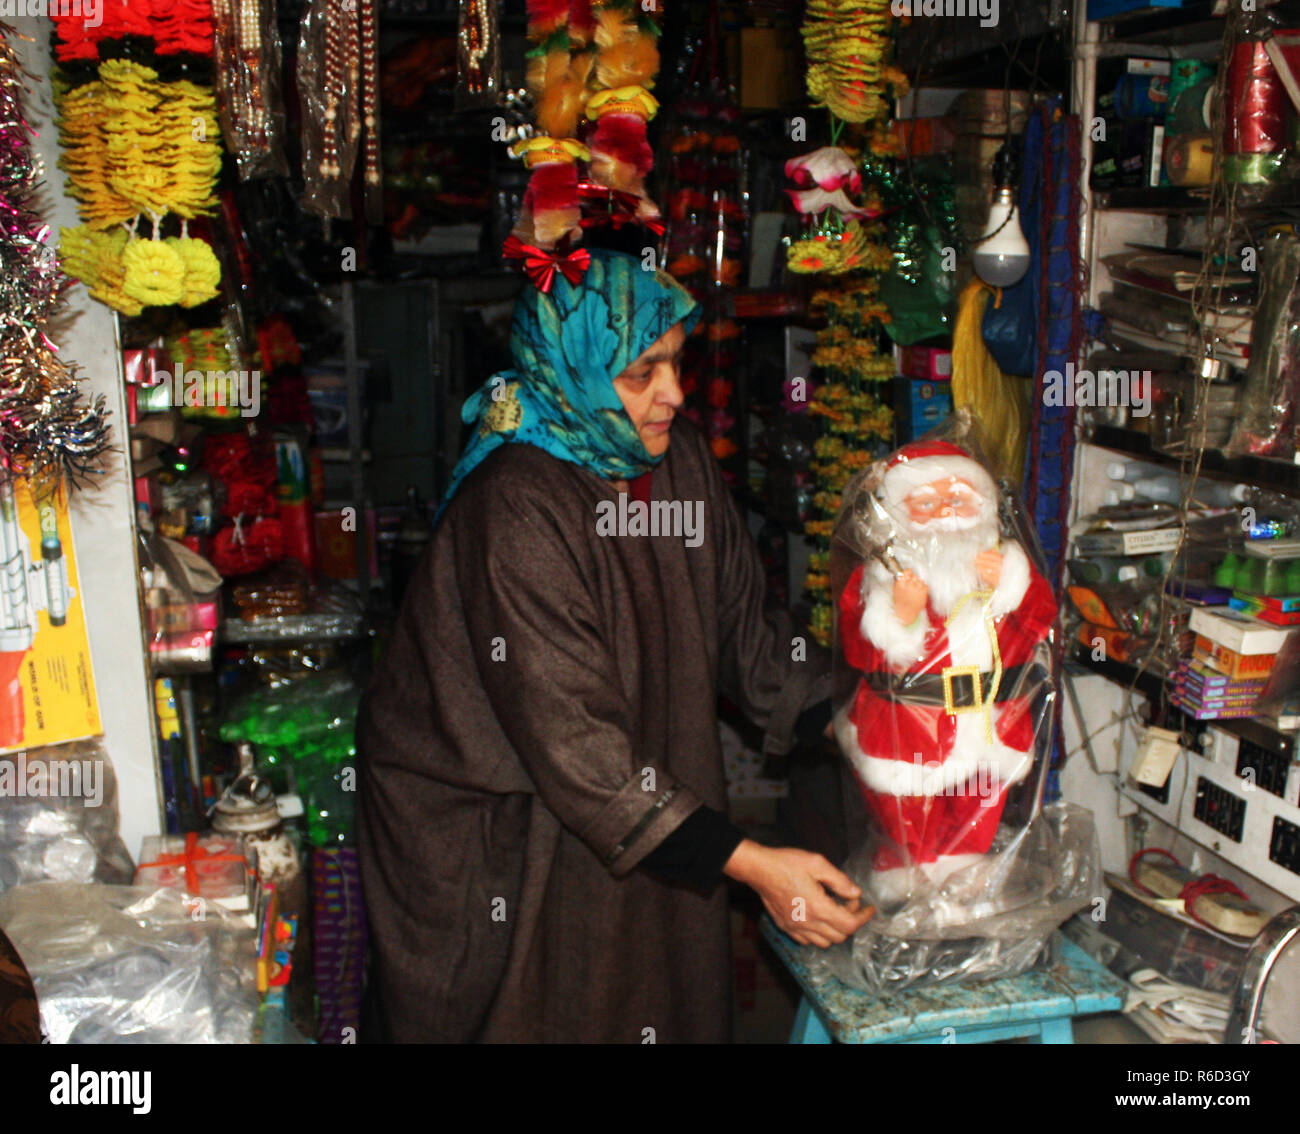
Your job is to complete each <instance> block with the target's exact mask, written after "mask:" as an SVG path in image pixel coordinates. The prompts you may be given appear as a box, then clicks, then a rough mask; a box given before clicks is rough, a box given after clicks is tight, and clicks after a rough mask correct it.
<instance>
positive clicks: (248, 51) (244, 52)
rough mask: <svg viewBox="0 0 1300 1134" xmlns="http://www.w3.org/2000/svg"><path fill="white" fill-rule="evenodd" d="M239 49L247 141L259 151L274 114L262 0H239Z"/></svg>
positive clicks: (242, 106)
mask: <svg viewBox="0 0 1300 1134" xmlns="http://www.w3.org/2000/svg"><path fill="white" fill-rule="evenodd" d="M237 34H238V37H239V45H238V53H239V57H240V58H241V59H243V60H244V67H243V72H244V75H243V77H244V79H245V80H246V81H247V84H248V86H247V88H246V89H245V91H244V98H243V105H241V106H240V107H239V108H238V109H239V110H240V111H243V110H245V109H247V111H248V122H247V126H246V129H245V140H244V145H245V146H246V147H247V148H249V149H252V150H255V151H257V152H263V151H265V149H266V147H267V143H268V140H269V139H268V135H269V132H270V115H269V114H268V112H267V107H266V100H265V99H264V98H263V95H262V10H261V5H260V4H259V2H258V0H239V28H238V33H237Z"/></svg>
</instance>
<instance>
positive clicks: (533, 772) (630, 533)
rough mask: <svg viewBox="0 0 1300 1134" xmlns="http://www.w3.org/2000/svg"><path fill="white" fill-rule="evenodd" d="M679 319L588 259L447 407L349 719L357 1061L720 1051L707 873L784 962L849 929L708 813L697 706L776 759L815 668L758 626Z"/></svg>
mask: <svg viewBox="0 0 1300 1134" xmlns="http://www.w3.org/2000/svg"><path fill="white" fill-rule="evenodd" d="M697 318H698V310H697V308H696V305H695V303H694V301H693V300H692V299H691V298H690V296H689V294H688V293H687V292H686V291H685V290H684V289H683V288H682V287H681V286H680V285H679V284H677V283H676V281H674V280H673V279H672V278H671V277H670V276H667V275H665V274H663V273H659V272H647V271H645V270H643V269H642V267H641V263H640V260H639V259H634V258H633V257H631V256H628V255H625V254H622V253H616V252H607V251H600V250H593V252H592V260H591V264H590V266H589V268H588V270H587V272H586V275H585V277H584V278H583V279H582V281H581V283H580V284H578V285H572V284H570V283H569V282H568V281H567V280H566V279H565V278H564V277H563V275H562V274H560V273H558V272H557V273H556V274H555V276H554V279H553V281H552V286H551V288H550V290H549V291H547V292H543V291H541V290H538V289H534V288H531V287H530V288H526V289H525V291H524V293H523V295H522V296H521V298H520V300H519V301H518V304H517V307H516V311H515V316H514V324H513V329H512V339H511V346H512V352H513V356H514V362H515V370H514V371H512V372H508V373H506V374H503V375H498V376H497V377H496V378H494V379H493V380H491V381H490V382H489V383H488V384H487V385H486V386H485V387H484V388H483V390H481V391H480V392H479V393H478V394H476V395H475V396H474V397H473V398H471V399H470V401H469V403H467V405H466V409H465V418H466V420H467V421H471V422H477V428H476V430H475V431H474V433H473V436H472V438H471V441H470V444H469V446H468V447H467V449H466V451H465V454H464V455H463V457H462V458H461V461H460V464H459V465H458V466H457V469H456V472H455V474H454V475H453V483H452V488H451V490H450V492H449V501H448V502H447V503H445V504H444V511H443V513H442V515H441V516H440V518H439V521H438V525H437V528H436V531H435V533H434V538H433V542H432V546H431V548H430V550H429V552H428V553H427V554H426V556H425V558H424V561H423V563H422V565H421V568H420V570H419V571H418V572H417V576H416V578H415V580H414V581H413V582H412V584H411V586H410V588H409V590H408V593H407V596H406V599H405V602H404V605H403V608H402V612H401V614H400V617H399V619H398V625H397V627H396V630H395V633H394V635H393V639H392V642H391V644H390V645H389V647H388V651H387V654H386V656H385V658H384V660H383V662H382V664H381V665H380V666H379V668H378V670H377V672H376V674H375V677H374V680H373V682H372V685H371V687H370V689H369V691H368V693H367V697H366V700H365V703H364V704H363V707H362V713H361V717H360V719H359V722H358V744H359V748H360V751H361V757H362V760H361V765H362V776H361V791H360V798H359V845H360V853H361V866H362V876H363V881H364V886H365V894H366V904H367V911H368V917H369V924H370V935H371V941H372V946H373V956H374V961H375V965H374V968H373V971H372V980H371V986H370V995H371V1001H370V1006H369V1011H368V1013H367V1022H368V1026H367V1028H366V1029H365V1030H364V1034H363V1036H362V1038H363V1040H364V1039H386V1040H389V1041H394V1042H399V1041H452V1042H455V1041H469V1040H483V1041H541V1042H550V1041H597V1042H603V1041H609V1042H618V1041H623V1042H635V1043H642V1042H661V1043H662V1042H671V1041H716V1040H723V1039H725V1038H726V1037H727V1033H728V1028H729V1021H730V1013H729V1003H730V951H729V946H728V920H727V900H726V892H725V886H724V885H723V884H722V881H721V880H722V876H723V875H724V874H725V875H727V876H729V877H731V878H734V879H736V880H738V881H741V882H743V883H746V884H748V885H750V886H752V887H753V888H754V889H755V890H756V891H757V892H758V894H759V895H760V897H761V898H762V900H763V903H764V905H765V907H766V908H767V910H768V911H769V913H770V914H771V916H772V917H773V918H774V919H775V920H776V921H777V923H778V924H779V925H781V926H782V928H784V929H785V930H786V931H787V932H788V933H790V934H791V935H792V936H793V937H794V938H795V939H796V940H799V941H801V942H805V943H811V944H814V945H818V946H823V947H824V946H826V945H829V944H832V943H834V942H839V941H842V940H844V939H845V938H846V937H847V936H850V935H851V934H852V933H854V932H855V931H856V930H857V929H858V927H859V926H861V925H862V924H863V923H864V922H865V921H866V920H867V918H868V917H870V910H868V909H864V908H860V902H859V898H860V896H861V894H860V891H859V889H858V887H857V886H855V885H854V884H853V883H852V882H851V881H850V880H849V879H848V878H847V877H846V876H845V875H844V874H842V873H841V872H840V871H839V870H837V869H835V867H833V866H832V865H831V864H830V863H829V862H828V861H827V860H826V859H824V858H822V857H821V856H820V855H816V854H812V853H810V852H807V851H803V850H799V849H795V848H770V847H764V846H761V845H760V844H758V843H755V842H753V841H752V840H749V839H746V838H744V837H743V836H742V834H741V833H740V832H739V831H738V830H737V829H736V828H735V827H733V826H732V825H731V824H730V822H729V821H728V820H727V818H726V814H725V809H726V784H725V780H724V775H723V765H722V757H721V752H720V749H719V741H718V732H717V720H716V701H717V697H718V695H719V693H722V694H725V695H726V696H727V697H729V698H730V699H731V700H732V701H733V702H735V703H736V704H737V705H738V706H740V708H741V709H742V710H743V711H744V712H745V713H746V714H747V715H748V716H749V717H750V718H751V719H752V720H753V721H754V722H755V723H756V724H758V725H759V726H760V727H763V728H765V729H766V730H767V731H768V734H769V736H771V737H772V738H773V739H774V741H775V743H776V745H777V746H778V747H779V746H781V745H783V744H784V745H788V743H789V738H790V733H791V732H792V730H793V727H794V725H795V722H796V719H797V718H800V714H801V713H803V716H802V718H800V719H801V722H802V724H803V726H804V728H803V729H801V730H800V731H801V732H802V731H805V730H806V729H807V728H808V726H810V725H813V724H814V723H815V722H817V720H818V717H819V712H818V709H819V708H820V709H821V713H820V720H821V722H822V723H824V722H825V720H827V719H828V714H827V713H826V712H825V706H824V704H819V702H824V698H825V685H824V681H823V680H822V679H823V678H824V675H825V673H826V670H827V659H826V655H825V654H824V652H822V651H820V650H819V649H817V648H816V647H815V646H813V645H811V644H805V642H804V639H803V637H802V636H801V631H800V630H799V629H798V628H797V627H796V626H795V625H794V624H793V621H792V620H791V619H790V617H789V615H788V613H787V612H785V611H781V610H777V609H773V608H771V607H768V606H767V604H766V603H765V596H764V582H763V571H762V568H761V564H760V560H759V556H758V552H757V549H756V548H755V547H754V545H753V543H752V541H751V540H750V538H749V535H748V532H747V530H746V528H745V525H744V523H743V521H742V519H741V517H740V515H739V513H738V511H737V510H736V508H735V506H734V504H733V503H732V502H731V500H730V497H729V495H728V492H727V489H726V487H725V485H724V483H723V480H722V477H721V475H720V472H719V469H718V467H717V464H716V462H715V460H714V459H713V456H712V454H711V452H710V451H709V449H708V446H707V444H706V443H705V441H704V439H703V438H702V436H701V435H700V434H699V433H698V431H696V430H695V429H694V428H693V427H692V426H691V425H690V423H689V422H686V421H682V420H679V419H678V415H677V411H678V410H679V409H680V407H681V403H682V394H681V389H680V386H679V382H678V373H679V372H678V361H679V358H680V354H681V350H682V346H683V344H684V342H685V339H686V335H687V334H688V333H689V331H690V328H691V327H692V326H693V325H694V323H695V321H696V319H697ZM656 505H657V506H656ZM651 531H657V532H658V533H659V534H654V535H652V534H648V533H649V532H651ZM814 706H817V707H816V708H815V707H814ZM808 710H812V711H808Z"/></svg>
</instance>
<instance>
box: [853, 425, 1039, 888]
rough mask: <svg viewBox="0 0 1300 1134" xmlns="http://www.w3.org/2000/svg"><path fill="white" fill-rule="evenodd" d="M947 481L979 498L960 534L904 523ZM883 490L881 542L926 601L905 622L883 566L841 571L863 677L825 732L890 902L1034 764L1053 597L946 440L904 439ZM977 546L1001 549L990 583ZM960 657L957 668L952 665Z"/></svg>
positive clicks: (943, 865) (997, 810)
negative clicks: (924, 492)
mask: <svg viewBox="0 0 1300 1134" xmlns="http://www.w3.org/2000/svg"><path fill="white" fill-rule="evenodd" d="M948 478H957V479H959V480H961V481H964V482H965V483H966V484H968V485H970V486H971V487H972V488H973V489H974V491H975V492H976V493H978V496H979V498H980V501H981V509H980V515H979V517H978V518H977V519H975V520H973V521H972V522H971V524H970V525H969V527H968V529H967V530H965V531H963V532H962V533H961V534H960V535H957V534H949V533H947V532H943V531H939V532H935V531H931V530H928V529H929V528H930V527H931V525H927V524H924V523H913V522H912V520H911V519H910V518H909V516H908V512H907V509H906V507H905V505H904V503H903V502H904V501H905V499H906V498H907V496H908V495H909V493H911V492H913V491H914V490H916V489H917V488H919V487H920V486H922V485H925V484H928V483H931V482H934V481H937V480H944V479H948ZM883 489H884V493H883V494H884V504H885V507H886V509H887V510H888V512H889V514H890V516H891V518H892V519H893V520H894V522H895V524H896V529H897V532H898V534H899V535H900V536H901V537H902V538H901V539H899V540H897V541H896V542H895V545H894V546H893V548H892V549H891V550H892V553H893V555H894V557H895V559H896V561H897V566H899V567H900V568H904V569H907V570H911V571H913V572H914V573H915V574H916V575H917V576H918V577H920V579H921V581H922V582H924V583H925V584H926V586H927V588H928V594H927V599H926V605H925V609H924V611H923V613H922V614H921V615H920V616H918V617H917V618H916V619H915V620H914V621H913V622H912V623H911V624H909V625H904V624H903V623H902V621H901V619H900V617H899V615H898V614H897V613H896V612H895V609H894V582H895V575H894V573H893V572H892V571H891V570H889V569H888V568H887V567H886V566H885V565H883V564H882V563H880V562H877V561H876V560H871V561H869V562H868V563H866V564H865V565H863V566H859V567H858V568H857V569H856V570H855V571H854V572H853V574H852V576H851V577H850V579H849V581H848V584H847V585H846V587H845V589H844V591H843V593H842V594H841V596H840V603H839V608H840V610H839V619H840V621H839V640H840V645H841V649H842V650H843V654H844V658H845V660H846V661H847V662H848V664H849V665H850V666H852V667H853V668H854V669H855V670H858V671H859V672H860V673H861V675H862V676H861V677H860V679H859V680H858V683H857V687H856V690H855V692H854V694H853V697H852V698H851V700H850V701H849V702H848V703H847V704H845V705H844V706H842V707H841V708H840V710H839V712H838V713H837V714H836V717H835V729H836V735H837V738H838V740H839V743H840V747H841V748H842V750H843V751H844V753H845V754H846V755H847V756H848V758H849V760H850V761H851V763H852V765H853V768H854V771H855V773H856V775H857V780H858V784H859V787H860V789H861V791H862V796H863V799H864V800H865V801H866V805H867V809H868V811H869V812H870V814H871V816H872V818H873V820H874V822H875V824H876V825H877V828H878V830H879V832H880V834H881V835H882V836H883V838H882V839H881V840H879V845H878V849H877V850H876V852H875V854H874V856H873V859H872V877H871V880H870V882H871V885H870V888H871V890H872V894H873V897H874V898H875V899H876V900H877V901H883V902H886V903H889V902H893V901H899V900H902V899H904V898H906V897H908V896H909V895H910V894H914V893H915V892H916V891H917V889H918V888H920V887H924V886H927V885H938V884H940V883H941V882H942V881H943V880H944V879H945V878H947V877H948V876H949V875H950V874H952V873H953V872H954V871H956V870H959V869H961V868H962V867H964V866H967V865H969V864H970V863H972V862H974V861H975V860H977V859H978V858H979V856H981V855H983V854H985V852H987V851H988V849H989V847H990V845H991V844H992V842H993V838H994V836H995V834H996V833H997V828H998V822H999V820H1000V818H1001V815H1002V810H1003V807H1004V806H1005V803H1006V794H1007V790H1008V788H1009V787H1010V786H1011V785H1013V784H1015V783H1017V782H1019V781H1020V780H1022V779H1023V778H1024V777H1025V776H1026V775H1028V774H1029V771H1030V769H1031V768H1032V766H1033V760H1034V753H1033V742H1034V714H1033V712H1032V707H1031V698H1030V696H1029V695H1030V694H1032V693H1033V692H1036V691H1037V690H1038V689H1039V688H1041V683H1042V682H1043V681H1044V680H1045V679H1046V676H1047V674H1046V670H1045V668H1043V666H1042V665H1041V664H1040V665H1037V666H1035V665H1034V663H1035V662H1039V663H1043V662H1045V654H1044V651H1043V650H1042V649H1041V648H1040V643H1042V642H1043V641H1044V639H1045V638H1046V637H1047V635H1048V633H1049V631H1050V628H1051V626H1052V624H1053V622H1054V621H1055V618H1056V602H1055V599H1054V598H1053V596H1052V592H1051V588H1050V587H1049V586H1048V584H1047V581H1046V580H1045V579H1044V578H1043V577H1042V575H1041V574H1040V573H1039V572H1038V571H1037V570H1036V569H1035V568H1034V566H1033V564H1032V563H1031V562H1030V560H1029V557H1028V556H1027V555H1026V554H1025V551H1024V548H1022V547H1021V546H1020V545H1019V544H1018V543H1016V542H1014V541H1011V540H1000V539H999V534H998V520H997V490H996V486H995V485H994V483H993V480H992V478H991V477H990V476H989V475H988V473H987V472H986V471H985V470H984V468H983V466H982V465H980V464H978V463H977V462H975V461H974V460H972V459H971V458H970V457H968V456H967V455H966V454H965V453H964V452H962V450H960V449H958V448H957V447H956V446H954V445H951V444H948V443H947V442H917V443H914V444H912V445H909V446H905V447H904V448H903V449H901V450H899V452H898V453H897V454H895V456H894V457H893V458H892V459H891V461H890V464H889V466H888V467H887V469H886V472H885V477H884V482H883ZM981 541H986V542H983V543H982V545H981ZM976 548H979V549H980V550H996V551H999V552H1000V553H1001V555H1002V565H1001V573H1000V576H999V578H998V582H997V585H996V586H995V587H993V588H991V589H990V588H988V587H987V585H986V584H985V583H984V582H982V581H981V580H980V579H979V576H978V574H977V573H976V570H975V566H974V556H975V554H976V550H975V549H976ZM949 549H951V551H949ZM995 640H996V650H995V648H994V642H995ZM972 667H973V668H974V669H976V670H977V671H978V673H979V675H980V688H981V693H980V697H981V700H982V701H983V704H982V705H981V704H979V703H978V702H977V701H976V693H975V687H974V682H973V680H972V678H971V676H970V670H971V668H972ZM1022 667H1024V668H1022ZM962 668H965V669H966V671H967V672H966V674H965V675H963V674H960V673H953V672H952V671H953V670H954V669H962ZM995 683H996V685H997V689H996V692H994V693H993V695H992V698H991V699H990V692H991V687H992V686H994V684H995ZM949 706H951V707H952V708H954V709H958V710H962V709H964V710H965V711H957V712H949Z"/></svg>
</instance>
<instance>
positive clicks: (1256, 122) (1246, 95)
mask: <svg viewBox="0 0 1300 1134" xmlns="http://www.w3.org/2000/svg"><path fill="white" fill-rule="evenodd" d="M1224 102H1225V106H1224V117H1225V119H1226V121H1227V126H1228V129H1227V137H1226V139H1225V143H1224V148H1225V149H1226V150H1227V152H1228V153H1230V154H1275V153H1278V152H1279V151H1280V150H1282V149H1284V148H1285V147H1286V114H1287V105H1286V104H1287V96H1286V91H1285V89H1284V88H1283V86H1282V81H1281V79H1279V78H1278V74H1277V70H1276V69H1275V68H1274V67H1273V61H1272V60H1271V59H1270V58H1269V57H1268V51H1267V49H1266V48H1265V47H1264V44H1263V42H1262V41H1260V40H1247V41H1246V42H1243V43H1238V44H1236V46H1235V47H1234V48H1233V51H1232V63H1231V65H1230V67H1229V70H1228V89H1227V92H1226V95H1225V98H1224Z"/></svg>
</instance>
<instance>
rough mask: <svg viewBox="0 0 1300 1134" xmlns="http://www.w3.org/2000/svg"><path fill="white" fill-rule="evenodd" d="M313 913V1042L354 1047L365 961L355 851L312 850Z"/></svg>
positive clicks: (363, 910)
mask: <svg viewBox="0 0 1300 1134" xmlns="http://www.w3.org/2000/svg"><path fill="white" fill-rule="evenodd" d="M312 914H313V930H314V933H313V945H314V951H313V954H312V956H313V959H314V961H315V976H316V996H317V1000H318V1002H319V1005H320V1010H319V1014H318V1017H317V1031H316V1038H317V1039H318V1040H319V1041H320V1042H321V1043H355V1042H356V1038H357V1034H358V1031H359V1029H360V1026H361V992H362V979H363V976H364V973H365V961H366V907H365V903H364V902H363V901H362V896H361V871H360V868H359V867H358V865H357V851H356V848H355V847H320V848H318V849H316V850H314V851H312Z"/></svg>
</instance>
